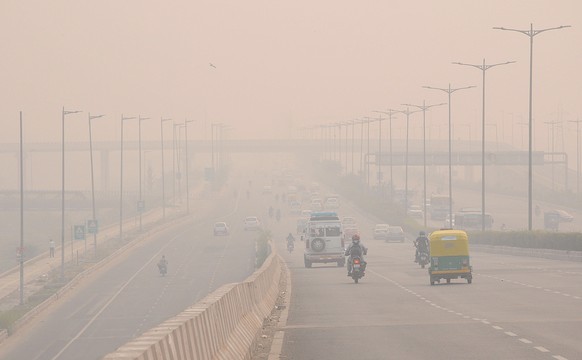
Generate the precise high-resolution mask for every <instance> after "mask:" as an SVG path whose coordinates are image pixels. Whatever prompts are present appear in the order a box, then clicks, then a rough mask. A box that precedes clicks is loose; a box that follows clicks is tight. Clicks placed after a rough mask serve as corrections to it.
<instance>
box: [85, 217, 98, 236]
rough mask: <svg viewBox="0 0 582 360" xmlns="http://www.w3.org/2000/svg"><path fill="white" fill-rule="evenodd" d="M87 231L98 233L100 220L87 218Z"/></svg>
mask: <svg viewBox="0 0 582 360" xmlns="http://www.w3.org/2000/svg"><path fill="white" fill-rule="evenodd" d="M87 232H88V233H89V234H97V233H98V232H99V221H98V220H93V219H89V220H87Z"/></svg>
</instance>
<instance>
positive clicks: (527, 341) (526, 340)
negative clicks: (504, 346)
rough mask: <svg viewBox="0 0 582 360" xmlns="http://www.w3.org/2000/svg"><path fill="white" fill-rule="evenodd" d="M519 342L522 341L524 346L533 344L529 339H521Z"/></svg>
mask: <svg viewBox="0 0 582 360" xmlns="http://www.w3.org/2000/svg"><path fill="white" fill-rule="evenodd" d="M519 341H521V342H522V343H524V344H531V341H530V340H528V339H524V338H521V339H519Z"/></svg>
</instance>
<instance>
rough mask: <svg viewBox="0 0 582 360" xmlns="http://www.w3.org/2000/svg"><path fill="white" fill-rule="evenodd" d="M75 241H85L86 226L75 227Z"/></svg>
mask: <svg viewBox="0 0 582 360" xmlns="http://www.w3.org/2000/svg"><path fill="white" fill-rule="evenodd" d="M74 233H75V240H85V225H75V228H74Z"/></svg>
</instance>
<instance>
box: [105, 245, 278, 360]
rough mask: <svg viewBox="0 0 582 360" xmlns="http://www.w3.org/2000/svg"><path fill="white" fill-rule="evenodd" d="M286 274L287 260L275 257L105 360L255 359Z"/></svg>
mask: <svg viewBox="0 0 582 360" xmlns="http://www.w3.org/2000/svg"><path fill="white" fill-rule="evenodd" d="M281 274H282V271H281V260H280V258H279V256H278V255H277V254H276V253H273V254H271V255H270V256H269V257H268V258H267V260H266V261H265V262H264V264H263V266H261V268H260V269H258V270H257V271H255V272H254V273H253V274H252V275H251V276H249V277H248V278H247V279H246V280H245V281H244V282H242V283H237V284H227V285H224V286H222V287H220V288H218V289H217V290H215V291H214V292H212V293H211V294H209V295H208V296H206V297H205V298H204V299H202V300H201V301H199V302H198V303H196V304H194V305H192V306H191V307H189V308H188V309H186V310H184V311H183V312H182V313H180V314H179V315H177V316H175V317H173V318H171V319H168V320H166V321H164V322H163V323H161V324H160V325H158V326H156V327H155V328H152V329H150V330H149V331H147V332H145V333H144V334H143V335H141V336H140V337H138V338H136V339H134V340H132V341H130V342H128V343H127V344H125V345H123V346H121V347H120V348H119V349H117V350H116V351H115V352H112V353H110V354H108V355H107V356H105V357H104V359H106V360H114V359H115V360H121V359H124V360H128V359H134V360H151V359H156V360H165V359H168V360H169V359H172V360H186V359H188V360H190V359H195V360H198V359H224V360H227V359H250V356H251V351H252V348H253V346H254V344H255V341H256V337H257V336H258V334H259V331H260V329H261V327H262V324H263V320H264V319H265V318H266V317H267V316H268V315H269V314H270V313H271V310H272V309H273V306H275V303H276V300H277V296H278V293H279V280H280V278H281Z"/></svg>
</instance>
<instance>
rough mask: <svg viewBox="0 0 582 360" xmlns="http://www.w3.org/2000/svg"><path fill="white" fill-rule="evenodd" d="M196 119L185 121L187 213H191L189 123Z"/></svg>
mask: <svg viewBox="0 0 582 360" xmlns="http://www.w3.org/2000/svg"><path fill="white" fill-rule="evenodd" d="M193 122H194V120H185V121H184V128H185V132H186V133H185V137H186V213H187V214H190V190H189V188H190V181H189V179H190V177H189V174H188V173H189V169H188V124H189V123H193Z"/></svg>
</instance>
